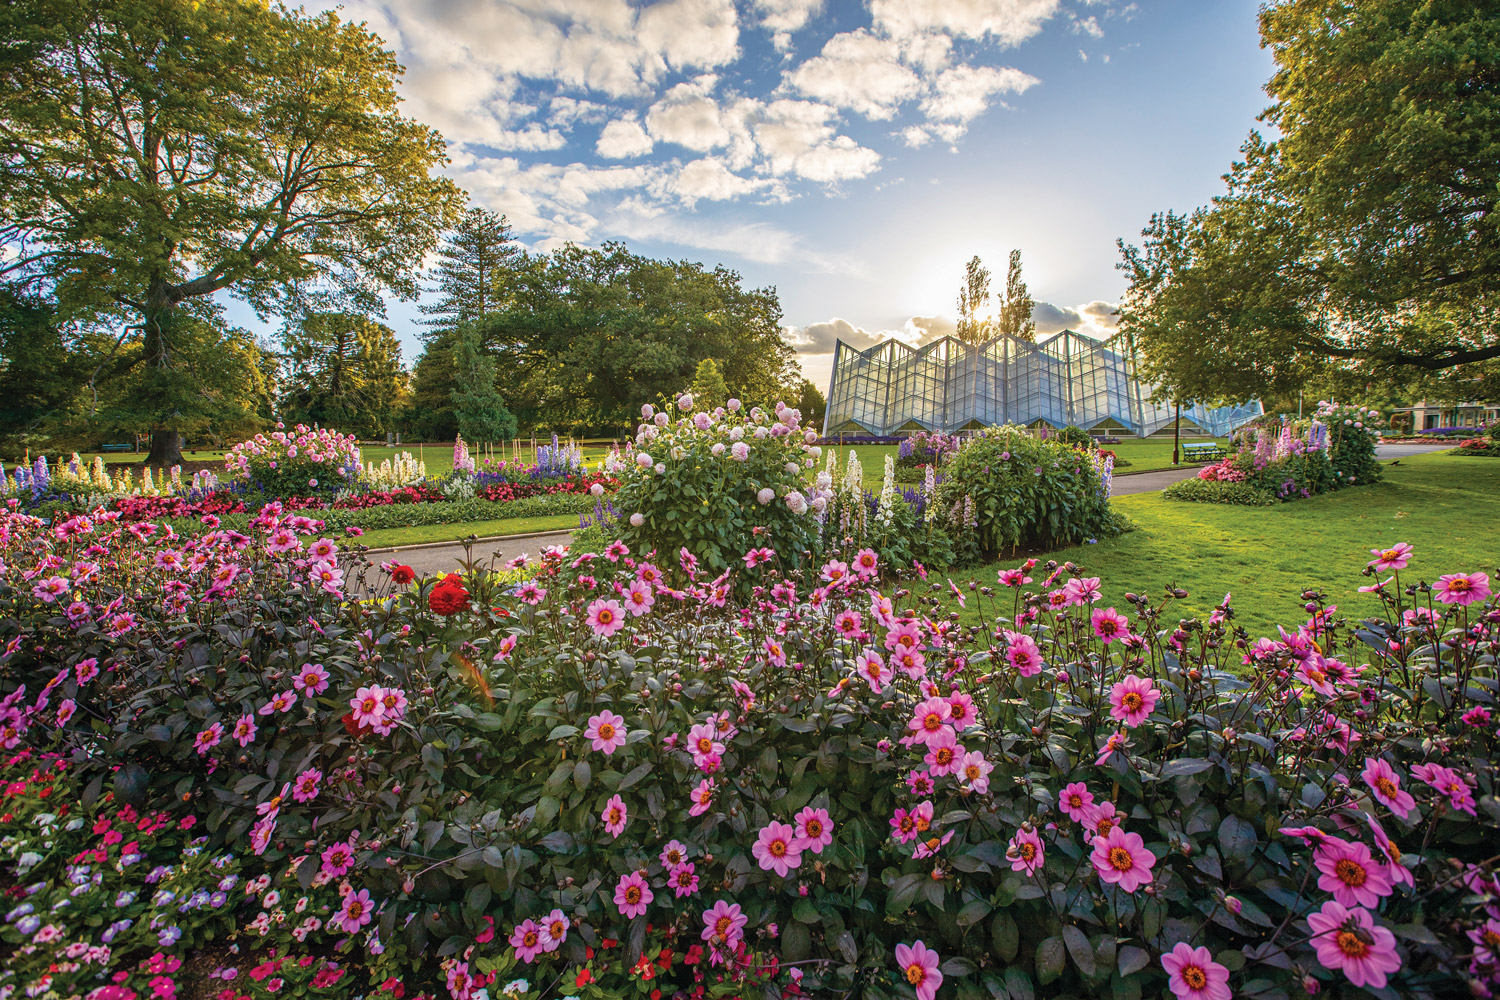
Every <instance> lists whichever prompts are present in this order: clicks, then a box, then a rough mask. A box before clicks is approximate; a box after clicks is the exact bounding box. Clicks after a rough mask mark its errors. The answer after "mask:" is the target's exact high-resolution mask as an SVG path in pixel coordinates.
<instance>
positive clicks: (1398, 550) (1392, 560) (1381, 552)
mask: <svg viewBox="0 0 1500 1000" xmlns="http://www.w3.org/2000/svg"><path fill="white" fill-rule="evenodd" d="M1411 552H1412V548H1411V546H1410V545H1408V544H1406V543H1405V542H1397V543H1396V544H1395V545H1392V546H1391V547H1390V548H1388V549H1371V550H1370V555H1372V556H1374V557H1375V558H1374V559H1371V560H1370V561H1369V562H1367V563H1365V565H1366V566H1374V567H1375V569H1376V570H1377V571H1378V572H1381V573H1384V572H1385V571H1386V570H1388V569H1405V568H1406V561H1407V560H1408V559H1410V558H1411Z"/></svg>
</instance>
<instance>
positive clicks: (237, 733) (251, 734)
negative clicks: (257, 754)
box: [230, 712, 260, 747]
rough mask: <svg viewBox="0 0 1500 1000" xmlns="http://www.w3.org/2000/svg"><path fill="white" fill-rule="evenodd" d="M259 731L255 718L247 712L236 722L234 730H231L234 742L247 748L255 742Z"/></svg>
mask: <svg viewBox="0 0 1500 1000" xmlns="http://www.w3.org/2000/svg"><path fill="white" fill-rule="evenodd" d="M259 731H260V729H259V727H257V726H256V725H255V716H253V715H251V714H250V713H249V712H246V713H245V714H244V715H242V716H240V717H239V719H237V720H236V721H235V724H234V728H233V729H232V730H230V735H231V736H233V737H234V741H235V742H236V743H238V744H239V745H240V746H242V747H247V746H249V745H250V744H251V743H253V742H255V734H256V733H258V732H259Z"/></svg>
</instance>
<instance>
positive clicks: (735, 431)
mask: <svg viewBox="0 0 1500 1000" xmlns="http://www.w3.org/2000/svg"><path fill="white" fill-rule="evenodd" d="M744 436H745V428H743V427H731V428H729V440H731V441H738V440H740V439H741V438H743V437H744Z"/></svg>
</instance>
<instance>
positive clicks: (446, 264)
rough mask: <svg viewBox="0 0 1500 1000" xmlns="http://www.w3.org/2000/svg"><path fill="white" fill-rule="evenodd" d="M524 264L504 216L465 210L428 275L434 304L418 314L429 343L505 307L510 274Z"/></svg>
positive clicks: (512, 279)
mask: <svg viewBox="0 0 1500 1000" xmlns="http://www.w3.org/2000/svg"><path fill="white" fill-rule="evenodd" d="M524 258H525V252H524V251H523V250H522V249H521V245H520V244H519V243H517V242H516V241H515V238H514V237H513V236H512V235H511V231H510V223H508V222H506V221H505V216H503V215H496V214H495V213H494V212H491V211H488V210H487V209H483V208H470V209H469V210H468V211H467V212H465V213H464V216H463V218H462V219H460V220H459V222H458V225H457V226H455V227H454V228H453V232H452V233H450V234H449V236H448V238H447V239H446V240H445V241H444V242H443V246H442V249H441V251H439V255H438V263H437V267H436V268H434V269H433V277H434V278H435V279H436V287H435V289H434V291H436V292H437V295H438V298H437V301H435V302H424V303H423V304H422V305H421V306H420V307H419V308H420V309H421V311H422V312H423V313H425V314H427V316H428V317H429V318H428V319H427V320H426V325H427V326H428V327H429V328H430V329H431V331H432V332H430V333H429V334H428V335H427V336H428V339H431V338H432V337H434V336H437V335H440V334H441V332H442V331H444V330H456V329H458V327H459V326H460V325H461V324H463V323H468V322H473V321H475V320H479V319H483V318H484V317H485V316H486V315H488V314H489V313H491V312H494V311H495V310H497V309H502V308H504V307H505V306H506V304H507V302H508V300H509V298H510V294H511V291H512V289H513V288H514V285H515V271H516V268H517V266H518V265H519V264H520V262H521V261H522V260H523V259H524Z"/></svg>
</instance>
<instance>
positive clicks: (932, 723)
mask: <svg viewBox="0 0 1500 1000" xmlns="http://www.w3.org/2000/svg"><path fill="white" fill-rule="evenodd" d="M942 727H943V717H942V716H941V715H938V714H937V713H936V712H928V713H927V715H926V717H925V718H923V719H922V728H923V729H925V730H927V731H928V732H929V733H935V732H937V731H938V730H939V729H941V728H942Z"/></svg>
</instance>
